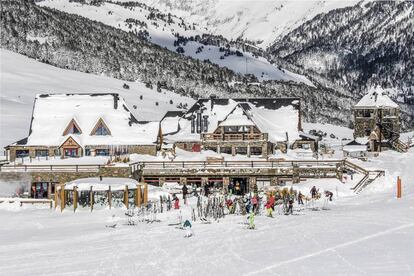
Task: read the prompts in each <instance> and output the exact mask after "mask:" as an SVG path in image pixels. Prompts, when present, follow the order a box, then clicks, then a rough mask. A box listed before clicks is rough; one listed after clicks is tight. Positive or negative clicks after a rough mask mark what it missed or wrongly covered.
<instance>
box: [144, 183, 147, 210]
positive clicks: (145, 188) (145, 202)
mask: <svg viewBox="0 0 414 276" xmlns="http://www.w3.org/2000/svg"><path fill="white" fill-rule="evenodd" d="M147 203H148V184H147V183H145V184H144V205H145V206H147Z"/></svg>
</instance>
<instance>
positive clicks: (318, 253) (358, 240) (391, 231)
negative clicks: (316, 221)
mask: <svg viewBox="0 0 414 276" xmlns="http://www.w3.org/2000/svg"><path fill="white" fill-rule="evenodd" d="M410 227H414V223H409V224H404V225H400V226H397V227H394V228H391V229H387V230H384V231H380V232H378V233H375V234H372V235H367V236H364V237H362V238H359V239H356V240H353V241H349V242H345V243H341V244H338V245H335V246H332V247H329V248H326V249H323V250H319V251H316V252H314V253H310V254H306V255H303V256H300V257H297V258H293V259H290V260H286V261H282V262H278V263H276V264H272V265H269V266H267V267H264V268H262V269H260V270H256V271H254V272H250V273H248V274H247V275H256V274H260V273H263V272H267V271H268V270H271V269H273V268H277V267H279V266H283V265H286V264H290V263H295V262H298V261H302V260H304V259H308V258H313V257H315V256H318V255H321V254H323V253H328V252H330V251H332V252H336V253H337V251H336V249H340V248H343V247H347V246H350V245H354V244H357V243H360V242H364V241H366V240H370V239H375V238H378V237H381V236H384V235H387V234H391V233H393V232H395V231H398V230H402V229H406V228H410ZM341 258H342V259H343V257H341ZM347 263H348V262H347Z"/></svg>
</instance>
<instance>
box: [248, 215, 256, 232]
mask: <svg viewBox="0 0 414 276" xmlns="http://www.w3.org/2000/svg"><path fill="white" fill-rule="evenodd" d="M248 228H249V229H255V228H256V225H254V212H253V211H251V212H250V214H249V227H248Z"/></svg>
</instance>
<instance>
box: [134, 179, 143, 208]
mask: <svg viewBox="0 0 414 276" xmlns="http://www.w3.org/2000/svg"><path fill="white" fill-rule="evenodd" d="M135 195H136V197H137V203H136V206H137V207H141V204H142V189H141V184H138V185H137V190H136V192H135Z"/></svg>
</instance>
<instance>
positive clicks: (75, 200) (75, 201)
mask: <svg viewBox="0 0 414 276" xmlns="http://www.w3.org/2000/svg"><path fill="white" fill-rule="evenodd" d="M77 208H78V191H77V190H76V186H73V212H76V209H77Z"/></svg>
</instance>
